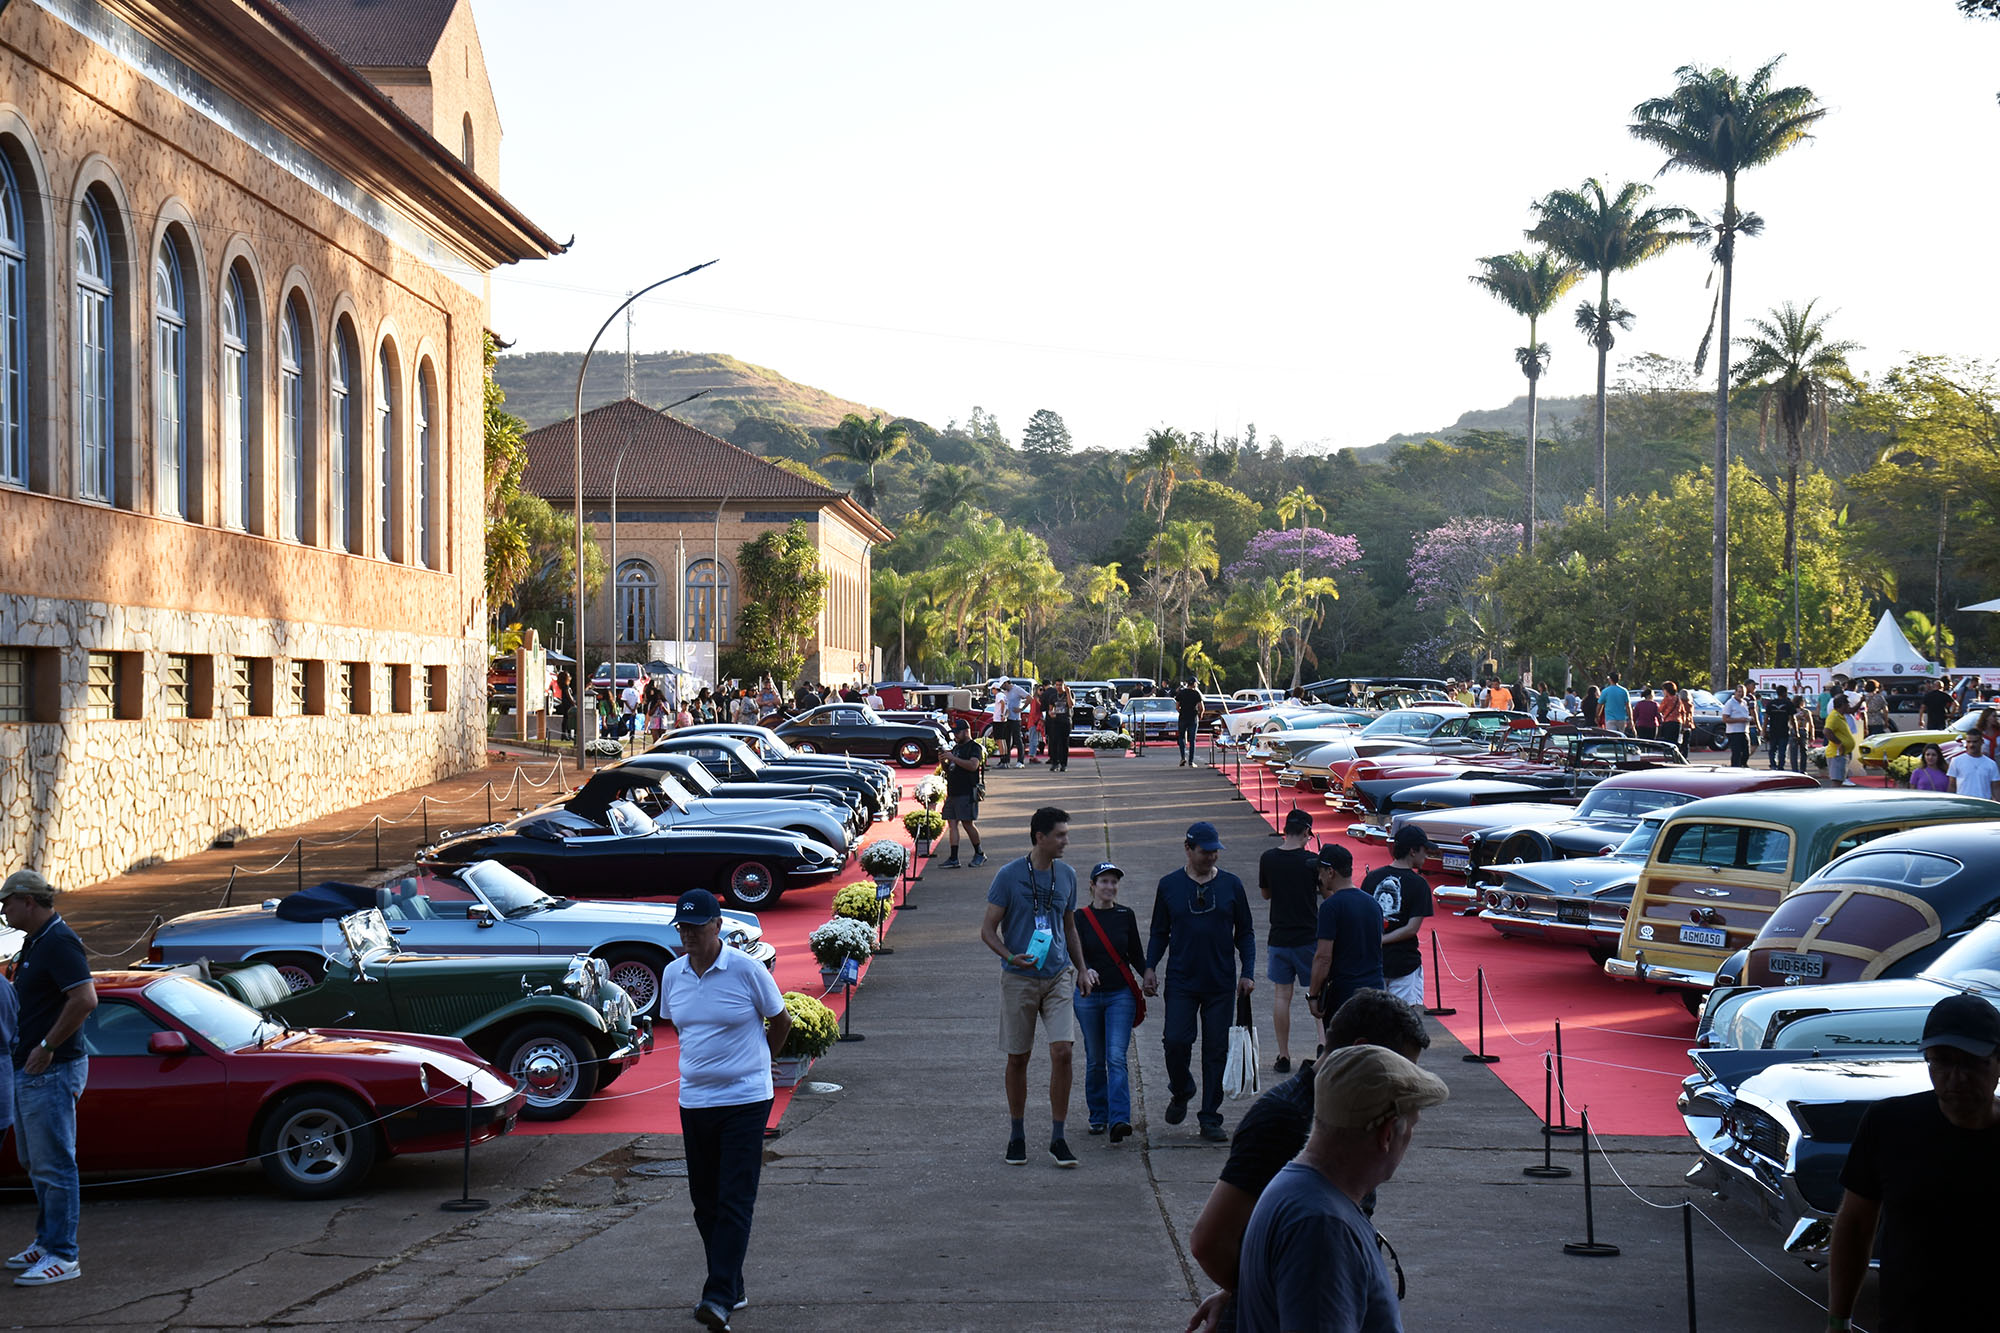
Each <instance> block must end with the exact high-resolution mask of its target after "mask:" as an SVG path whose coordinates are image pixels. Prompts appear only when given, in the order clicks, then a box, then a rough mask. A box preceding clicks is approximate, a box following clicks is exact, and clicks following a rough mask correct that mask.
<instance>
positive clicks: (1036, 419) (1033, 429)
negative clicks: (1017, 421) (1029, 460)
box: [1021, 407, 1070, 458]
mask: <svg viewBox="0 0 2000 1333" xmlns="http://www.w3.org/2000/svg"><path fill="white" fill-rule="evenodd" d="M1069 446H1070V436H1069V427H1068V426H1065V425H1064V424H1063V419H1062V418H1061V417H1059V416H1057V415H1056V414H1055V413H1054V412H1051V411H1050V410H1049V409H1048V408H1046V407H1044V408H1039V409H1037V411H1036V412H1035V415H1033V416H1031V417H1029V418H1028V425H1027V428H1026V429H1024V430H1023V431H1022V432H1021V452H1023V453H1027V454H1033V455H1035V456H1036V457H1038V458H1046V457H1048V456H1049V455H1051V454H1066V453H1068V452H1069Z"/></svg>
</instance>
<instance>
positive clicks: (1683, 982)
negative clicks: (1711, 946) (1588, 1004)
mask: <svg viewBox="0 0 2000 1333" xmlns="http://www.w3.org/2000/svg"><path fill="white" fill-rule="evenodd" d="M1620 933H1621V934H1622V933H1623V932H1622V931H1621V932H1620ZM1604 974H1605V975H1606V976H1611V977H1617V978H1618V979H1619V980H1620V981H1644V982H1649V983H1651V984H1652V985H1655V986H1679V987H1681V988H1682V989H1684V990H1709V989H1711V988H1713V987H1714V985H1715V973H1713V972H1702V971H1697V970H1696V969H1693V968H1686V967H1663V966H1661V965H1660V964H1658V963H1648V962H1647V961H1646V951H1645V950H1644V949H1641V950H1639V956H1638V957H1637V958H1611V959H1607V960H1606V961H1605V964H1604Z"/></svg>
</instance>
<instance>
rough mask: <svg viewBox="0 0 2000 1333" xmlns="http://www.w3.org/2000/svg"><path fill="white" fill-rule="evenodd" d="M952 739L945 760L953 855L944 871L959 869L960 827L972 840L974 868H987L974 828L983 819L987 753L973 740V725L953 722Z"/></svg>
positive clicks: (946, 821)
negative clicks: (982, 778) (981, 773)
mask: <svg viewBox="0 0 2000 1333" xmlns="http://www.w3.org/2000/svg"><path fill="white" fill-rule="evenodd" d="M951 736H952V741H953V744H952V747H951V749H950V750H948V751H946V752H945V756H944V827H945V836H946V837H947V838H948V839H949V840H950V845H951V855H949V856H947V857H946V858H945V859H944V864H943V865H942V866H940V867H939V869H941V870H956V869H958V826H959V825H960V824H963V825H965V833H966V836H967V837H969V838H970V839H972V864H973V865H974V866H983V865H985V864H986V853H985V852H982V851H980V850H979V829H978V828H977V826H975V825H974V824H973V821H974V820H975V819H978V818H979V770H980V769H981V768H982V767H984V766H985V763H986V749H985V747H984V746H982V745H980V743H979V742H978V741H976V740H974V739H972V724H971V723H970V722H967V721H966V720H965V719H964V718H962V717H961V718H955V719H953V721H952V724H951Z"/></svg>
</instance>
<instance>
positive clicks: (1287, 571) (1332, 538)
mask: <svg viewBox="0 0 2000 1333" xmlns="http://www.w3.org/2000/svg"><path fill="white" fill-rule="evenodd" d="M1301 493H1303V492H1301ZM1360 558H1361V543H1360V542H1359V541H1358V540H1356V539H1355V538H1353V537H1351V536H1348V535H1346V534H1344V533H1337V532H1327V531H1326V530H1324V529H1322V528H1309V527H1305V526H1303V525H1301V526H1299V527H1296V528H1266V529H1264V530H1263V531H1262V532H1259V533H1258V534H1257V535H1256V536H1254V537H1252V538H1251V539H1250V541H1249V543H1248V544H1246V545H1245V546H1244V548H1243V558H1242V559H1240V560H1238V561H1237V562H1236V563H1235V564H1233V565H1231V566H1230V567H1229V568H1228V569H1227V570H1225V571H1224V576H1225V577H1227V578H1229V579H1231V580H1243V581H1249V580H1256V579H1271V578H1275V579H1276V580H1277V581H1278V585H1279V595H1280V597H1281V598H1282V600H1283V603H1284V609H1285V618H1286V619H1287V620H1288V621H1289V622H1290V623H1289V626H1288V630H1289V633H1290V635H1291V638H1292V684H1293V685H1297V684H1298V683H1299V674H1300V671H1301V669H1302V668H1303V666H1304V664H1305V659H1306V628H1307V627H1308V626H1310V625H1317V624H1319V622H1320V618H1321V615H1322V611H1321V604H1322V601H1323V599H1326V598H1337V597H1339V596H1340V587H1339V585H1338V584H1336V583H1335V582H1334V579H1333V575H1334V573H1335V572H1336V571H1338V570H1341V569H1344V568H1346V567H1347V566H1348V565H1351V564H1353V563H1354V562H1355V561H1357V560H1359V559H1360Z"/></svg>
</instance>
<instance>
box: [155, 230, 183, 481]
mask: <svg viewBox="0 0 2000 1333" xmlns="http://www.w3.org/2000/svg"><path fill="white" fill-rule="evenodd" d="M187 330H188V322H187V285H186V283H185V282H184V281H183V275H182V272H181V252H180V247H178V246H176V245H175V244H174V238H173V237H171V236H163V237H161V238H160V253H159V254H157V255H155V256H154V257H153V376H154V383H153V397H154V399H155V402H156V414H157V416H158V419H159V426H158V432H157V433H158V435H159V445H160V509H161V512H163V513H167V514H171V515H173V516H174V517H175V518H186V517H187V515H188V422H187Z"/></svg>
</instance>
